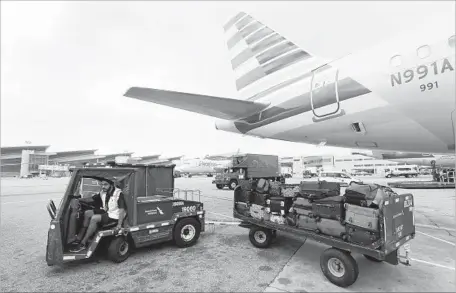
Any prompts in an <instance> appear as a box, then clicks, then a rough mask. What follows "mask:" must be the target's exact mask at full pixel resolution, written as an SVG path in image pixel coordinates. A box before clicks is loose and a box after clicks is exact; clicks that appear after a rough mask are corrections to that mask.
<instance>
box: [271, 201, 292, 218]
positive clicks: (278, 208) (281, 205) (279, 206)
mask: <svg viewBox="0 0 456 293" xmlns="http://www.w3.org/2000/svg"><path fill="white" fill-rule="evenodd" d="M292 204H293V199H292V198H289V197H287V198H285V197H271V198H269V199H267V200H266V206H267V207H268V208H269V211H270V212H271V213H279V214H281V215H285V214H286V213H288V211H289V210H290V208H291V205H292Z"/></svg>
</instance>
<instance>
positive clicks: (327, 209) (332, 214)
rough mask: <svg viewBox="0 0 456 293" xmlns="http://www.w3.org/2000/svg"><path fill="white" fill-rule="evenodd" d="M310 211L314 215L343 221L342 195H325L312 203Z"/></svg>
mask: <svg viewBox="0 0 456 293" xmlns="http://www.w3.org/2000/svg"><path fill="white" fill-rule="evenodd" d="M312 211H313V213H314V215H315V216H318V217H321V218H325V219H333V220H338V221H343V219H344V198H343V197H342V196H333V197H327V198H324V199H320V200H316V201H314V202H313V203H312Z"/></svg>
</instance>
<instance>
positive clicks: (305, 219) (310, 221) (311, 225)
mask: <svg viewBox="0 0 456 293" xmlns="http://www.w3.org/2000/svg"><path fill="white" fill-rule="evenodd" d="M296 224H297V225H296V226H297V227H298V228H300V229H306V230H313V231H317V230H318V226H317V220H316V219H315V218H312V217H309V216H306V215H298V216H297V217H296Z"/></svg>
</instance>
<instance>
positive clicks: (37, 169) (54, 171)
mask: <svg viewBox="0 0 456 293" xmlns="http://www.w3.org/2000/svg"><path fill="white" fill-rule="evenodd" d="M49 147H50V146H48V145H45V146H31V145H26V146H16V147H2V148H1V157H0V159H1V177H21V178H28V177H34V176H39V175H42V174H44V175H46V176H53V177H62V176H68V175H69V170H70V168H74V167H82V166H84V165H86V164H92V163H106V162H108V161H120V162H135V163H147V164H151V163H168V162H169V160H171V159H175V158H167V159H160V158H159V157H160V155H151V156H145V157H136V158H133V157H132V154H133V153H131V152H123V153H114V154H107V155H101V154H96V152H97V150H96V149H91V150H79V151H64V152H49V151H48V148H49Z"/></svg>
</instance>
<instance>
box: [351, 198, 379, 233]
mask: <svg viewBox="0 0 456 293" xmlns="http://www.w3.org/2000/svg"><path fill="white" fill-rule="evenodd" d="M345 223H347V224H349V225H351V226H355V227H360V228H362V229H365V230H369V231H374V232H376V231H378V230H379V211H378V210H377V209H373V208H365V207H360V206H356V205H351V204H345Z"/></svg>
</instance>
